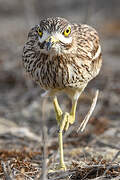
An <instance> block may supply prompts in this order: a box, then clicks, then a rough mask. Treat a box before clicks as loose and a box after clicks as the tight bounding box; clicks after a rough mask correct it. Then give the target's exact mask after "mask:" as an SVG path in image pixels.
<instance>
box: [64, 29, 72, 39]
mask: <svg viewBox="0 0 120 180" xmlns="http://www.w3.org/2000/svg"><path fill="white" fill-rule="evenodd" d="M70 33H71V28H70V27H68V28H67V29H65V31H64V32H63V34H64V36H65V37H67V36H69V34H70Z"/></svg>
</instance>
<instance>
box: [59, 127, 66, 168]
mask: <svg viewBox="0 0 120 180" xmlns="http://www.w3.org/2000/svg"><path fill="white" fill-rule="evenodd" d="M62 132H63V129H62V128H61V126H60V129H59V136H58V137H59V153H60V164H59V166H58V169H60V170H64V171H65V170H66V166H65V163H64V154H63V137H62Z"/></svg>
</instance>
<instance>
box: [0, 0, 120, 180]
mask: <svg viewBox="0 0 120 180" xmlns="http://www.w3.org/2000/svg"><path fill="white" fill-rule="evenodd" d="M91 2H92V3H88V1H87V0H86V1H83V0H80V1H78V0H76V1H73V0H70V1H69V2H68V1H63V0H61V1H56V2H54V1H51V2H50V1H48V0H46V1H44V2H40V1H33V0H29V1H28V0H26V1H25V0H21V1H20V2H19V0H12V1H9V0H0V179H5V180H15V179H18V180H22V179H23V180H24V179H30V180H33V179H35V180H37V179H43V180H45V179H47V178H48V179H50V180H57V179H59V180H62V179H65V180H67V179H71V180H72V179H73V180H79V179H82V180H86V179H95V180H98V179H101V180H104V179H114V180H119V179H120V20H119V19H120V15H119V7H120V2H119V0H116V1H113V0H109V4H107V3H106V2H104V1H103V0H102V1H100V2H99V3H97V1H95V0H93V1H91ZM107 2H108V1H107ZM44 16H63V17H65V18H67V19H68V20H70V21H73V22H87V23H88V24H90V25H92V26H93V27H95V28H96V29H97V31H98V32H99V34H100V39H101V46H102V51H103V53H102V54H103V65H102V69H101V72H100V74H99V76H98V77H97V78H95V79H94V80H93V81H91V82H90V83H89V85H88V87H87V88H86V90H85V92H84V93H83V94H82V95H81V97H80V99H79V103H78V107H77V114H76V122H75V123H74V125H72V126H71V127H70V128H69V130H68V131H67V132H66V133H64V156H65V163H66V165H67V171H66V172H62V173H61V172H59V171H56V172H53V173H47V170H49V169H52V168H54V167H55V166H56V164H57V163H58V162H59V153H58V139H57V135H58V133H57V130H58V128H57V123H56V120H55V113H54V110H53V105H52V102H51V99H50V98H48V99H46V102H45V108H43V100H42V98H41V94H42V93H43V90H42V89H40V87H39V86H37V85H36V84H35V83H33V81H31V80H30V79H28V77H26V76H25V73H24V70H23V67H22V49H23V45H24V43H25V41H26V39H27V33H28V31H29V29H30V27H32V25H34V24H36V23H39V20H40V18H41V17H44ZM96 89H99V90H100V94H99V98H98V102H97V106H96V108H95V111H94V113H93V115H92V117H91V118H90V120H89V123H88V125H87V127H86V129H85V131H84V132H83V133H82V132H80V131H77V130H78V128H79V126H80V123H81V121H82V120H83V119H84V117H85V115H86V113H87V112H88V110H89V108H90V105H91V102H92V98H93V96H94V93H95V90H96ZM58 98H59V102H60V104H61V107H62V109H63V110H64V111H69V109H70V107H71V102H70V100H69V98H68V97H67V96H66V95H60V96H59V97H58ZM43 114H44V122H43ZM44 126H45V127H46V128H45V127H44ZM43 127H44V128H43ZM45 154H46V158H45V157H44V156H45Z"/></svg>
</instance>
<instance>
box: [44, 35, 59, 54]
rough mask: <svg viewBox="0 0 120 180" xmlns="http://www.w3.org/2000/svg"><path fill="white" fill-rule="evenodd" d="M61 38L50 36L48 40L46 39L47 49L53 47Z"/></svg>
mask: <svg viewBox="0 0 120 180" xmlns="http://www.w3.org/2000/svg"><path fill="white" fill-rule="evenodd" d="M58 41H59V40H58V39H56V38H55V37H54V36H50V37H49V38H48V39H47V40H46V49H47V50H48V51H49V50H50V49H51V47H52V46H53V45H54V44H55V43H57V42H58Z"/></svg>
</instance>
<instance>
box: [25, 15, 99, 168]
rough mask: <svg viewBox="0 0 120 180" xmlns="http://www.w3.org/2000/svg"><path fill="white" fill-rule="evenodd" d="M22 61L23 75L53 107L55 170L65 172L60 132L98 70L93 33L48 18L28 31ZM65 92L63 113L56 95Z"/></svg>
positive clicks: (71, 118) (96, 39) (96, 40)
mask: <svg viewBox="0 0 120 180" xmlns="http://www.w3.org/2000/svg"><path fill="white" fill-rule="evenodd" d="M22 62H23V66H24V69H25V71H26V72H27V74H28V75H29V76H30V77H31V78H32V79H33V81H35V82H36V83H37V84H39V86H40V87H41V88H42V89H44V90H45V96H50V97H51V99H52V102H53V105H54V109H55V113H56V120H57V123H58V126H59V131H58V141H59V154H60V162H59V165H58V167H57V169H60V170H64V171H65V170H66V165H65V162H64V155H63V137H62V135H63V131H67V130H68V128H69V126H70V125H71V124H73V123H74V121H75V114H76V107H77V102H78V99H79V97H80V95H81V93H82V92H83V91H84V89H85V87H86V86H87V85H88V83H89V82H90V81H91V80H92V79H93V78H95V77H96V76H97V75H98V74H99V72H100V69H101V65H102V55H101V45H100V39H99V35H98V33H97V31H96V30H95V29H94V28H93V27H91V26H89V25H87V24H77V23H71V22H69V21H68V20H67V19H65V18H62V17H48V18H44V19H41V20H40V23H39V24H38V25H35V26H34V27H32V28H31V30H30V31H29V33H28V38H27V41H26V43H25V45H24V47H23V55H22ZM61 93H66V94H67V95H68V97H69V98H70V99H71V102H72V107H71V111H70V112H69V113H68V112H63V111H62V109H61V107H60V105H59V103H58V99H57V96H58V95H59V94H61Z"/></svg>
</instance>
